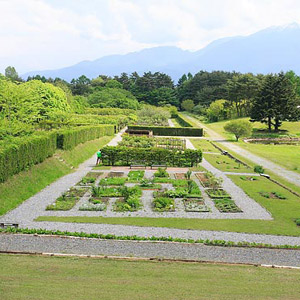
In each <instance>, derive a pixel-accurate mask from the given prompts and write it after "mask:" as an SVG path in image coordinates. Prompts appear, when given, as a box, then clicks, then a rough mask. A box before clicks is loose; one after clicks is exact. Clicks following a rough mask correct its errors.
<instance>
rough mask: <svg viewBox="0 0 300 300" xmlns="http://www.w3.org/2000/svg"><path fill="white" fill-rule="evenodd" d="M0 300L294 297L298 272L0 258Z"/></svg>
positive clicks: (299, 279)
mask: <svg viewBox="0 0 300 300" xmlns="http://www.w3.org/2000/svg"><path fill="white" fill-rule="evenodd" d="M0 264H1V267H2V268H1V274H0V293H1V300H14V299H18V300H22V299H24V300H25V299H35V300H39V299H43V300H47V299H49V300H50V299H66V300H68V299H78V300H80V299H123V300H126V299H130V300H134V299H298V298H299V295H300V277H299V270H290V269H270V268H262V267H254V266H238V265H221V264H199V263H182V262H156V261H151V262H150V261H126V260H125V261H124V260H109V259H95V258H76V257H73V258H69V257H41V256H21V255H6V254H2V255H0Z"/></svg>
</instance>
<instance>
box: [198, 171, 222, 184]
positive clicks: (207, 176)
mask: <svg viewBox="0 0 300 300" xmlns="http://www.w3.org/2000/svg"><path fill="white" fill-rule="evenodd" d="M196 177H197V178H198V180H199V181H200V183H201V185H202V186H203V187H205V188H220V187H221V183H222V179H221V178H217V177H215V176H214V175H213V174H212V173H211V172H205V173H196Z"/></svg>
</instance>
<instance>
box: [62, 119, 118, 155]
mask: <svg viewBox="0 0 300 300" xmlns="http://www.w3.org/2000/svg"><path fill="white" fill-rule="evenodd" d="M113 134H114V126H113V125H102V126H100V125H99V126H81V127H77V128H72V129H66V130H61V131H59V134H58V138H57V147H58V148H61V149H64V150H71V149H73V148H74V147H75V146H77V145H78V144H80V143H84V142H87V141H90V140H95V139H98V138H100V137H102V136H106V135H113Z"/></svg>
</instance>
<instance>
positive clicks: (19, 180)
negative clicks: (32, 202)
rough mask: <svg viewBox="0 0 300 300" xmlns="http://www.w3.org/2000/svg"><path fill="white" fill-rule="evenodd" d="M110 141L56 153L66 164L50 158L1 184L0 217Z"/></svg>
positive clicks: (107, 138) (108, 139) (68, 171)
mask: <svg viewBox="0 0 300 300" xmlns="http://www.w3.org/2000/svg"><path fill="white" fill-rule="evenodd" d="M111 139H112V137H103V138H101V139H100V140H94V141H89V142H86V143H85V144H80V145H78V146H77V147H76V148H75V149H73V150H71V151H58V152H57V153H56V154H58V155H59V156H60V157H62V158H63V159H64V160H65V162H66V163H64V162H62V161H59V160H58V159H57V158H55V157H50V158H48V159H46V160H45V161H43V162H42V163H40V164H38V165H35V166H32V167H31V168H30V169H29V170H27V171H23V172H21V173H19V174H17V175H14V176H12V177H11V178H9V179H8V180H7V181H5V182H4V183H1V184H0V215H3V214H5V213H6V212H8V211H9V210H12V209H14V208H16V207H17V206H18V205H20V204H21V203H22V202H23V201H24V200H26V199H28V198H29V197H31V196H33V195H35V194H36V193H37V192H39V191H40V190H42V189H43V188H45V187H46V186H47V185H49V184H50V183H52V182H53V181H55V180H56V179H58V178H60V177H61V176H63V175H66V174H68V173H70V172H72V170H71V169H70V165H73V166H74V167H77V166H78V165H79V164H80V163H82V162H83V161H85V160H86V159H88V158H90V157H91V156H92V155H93V154H94V153H95V152H96V151H97V149H98V148H99V147H102V146H104V145H105V144H106V143H107V142H108V141H110V140H111Z"/></svg>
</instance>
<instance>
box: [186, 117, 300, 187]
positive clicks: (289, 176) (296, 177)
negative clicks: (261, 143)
mask: <svg viewBox="0 0 300 300" xmlns="http://www.w3.org/2000/svg"><path fill="white" fill-rule="evenodd" d="M186 118H188V119H190V120H192V121H193V122H194V123H196V124H198V125H199V127H202V128H203V129H204V130H205V132H206V133H207V134H208V135H209V136H210V138H211V139H213V140H214V141H216V142H218V143H220V144H223V145H224V146H225V147H227V148H228V149H230V150H232V151H234V152H236V153H238V154H239V155H241V156H243V157H245V158H247V159H249V160H251V161H253V162H254V163H255V164H257V165H262V166H264V168H266V169H269V170H270V171H272V172H274V173H275V174H277V175H279V176H281V177H283V178H284V179H285V180H287V181H289V182H291V183H293V184H295V185H298V186H300V174H298V173H295V172H293V171H289V170H287V169H285V168H283V167H281V166H279V165H277V164H275V163H273V162H271V161H269V160H267V159H265V158H262V157H260V156H257V155H255V154H253V153H251V152H249V151H247V150H245V149H243V148H241V147H239V146H237V145H236V144H234V143H231V142H228V141H227V140H226V139H224V137H223V136H221V135H220V134H218V133H217V132H215V131H213V130H212V129H210V128H208V127H207V126H205V125H204V124H203V123H202V122H200V121H198V120H197V119H195V118H193V117H190V116H187V115H186Z"/></svg>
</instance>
